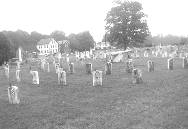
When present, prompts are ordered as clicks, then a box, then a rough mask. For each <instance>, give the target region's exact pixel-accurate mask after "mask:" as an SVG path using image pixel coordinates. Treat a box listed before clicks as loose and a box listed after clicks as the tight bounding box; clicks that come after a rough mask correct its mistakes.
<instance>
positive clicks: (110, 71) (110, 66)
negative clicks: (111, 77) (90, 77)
mask: <svg viewBox="0 0 188 129" xmlns="http://www.w3.org/2000/svg"><path fill="white" fill-rule="evenodd" d="M105 71H106V75H108V74H112V63H111V62H107V63H106V66H105Z"/></svg>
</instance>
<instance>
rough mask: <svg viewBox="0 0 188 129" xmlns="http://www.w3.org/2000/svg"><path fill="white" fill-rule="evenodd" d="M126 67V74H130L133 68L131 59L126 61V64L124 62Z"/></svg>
mask: <svg viewBox="0 0 188 129" xmlns="http://www.w3.org/2000/svg"><path fill="white" fill-rule="evenodd" d="M126 65H127V66H126V71H127V72H128V73H132V70H133V68H134V65H133V61H132V59H128V60H127V62H126Z"/></svg>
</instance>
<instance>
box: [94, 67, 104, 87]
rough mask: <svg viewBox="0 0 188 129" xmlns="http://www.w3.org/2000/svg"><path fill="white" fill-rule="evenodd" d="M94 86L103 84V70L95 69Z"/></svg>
mask: <svg viewBox="0 0 188 129" xmlns="http://www.w3.org/2000/svg"><path fill="white" fill-rule="evenodd" d="M93 86H102V71H99V70H95V71H93Z"/></svg>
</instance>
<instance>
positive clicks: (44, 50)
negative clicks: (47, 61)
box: [37, 39, 59, 55]
mask: <svg viewBox="0 0 188 129" xmlns="http://www.w3.org/2000/svg"><path fill="white" fill-rule="evenodd" d="M37 49H38V50H39V53H40V55H49V54H54V53H57V52H58V50H59V49H58V43H57V42H56V41H55V40H54V39H52V40H51V41H50V42H49V43H48V44H42V45H37Z"/></svg>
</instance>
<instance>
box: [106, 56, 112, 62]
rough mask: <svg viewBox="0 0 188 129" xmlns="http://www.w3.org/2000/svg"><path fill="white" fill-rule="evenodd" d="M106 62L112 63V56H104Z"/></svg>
mask: <svg viewBox="0 0 188 129" xmlns="http://www.w3.org/2000/svg"><path fill="white" fill-rule="evenodd" d="M106 62H112V55H111V54H107V55H106Z"/></svg>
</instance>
